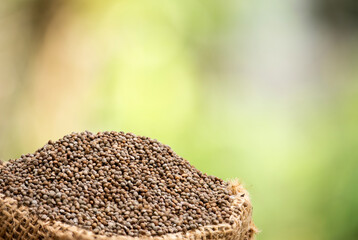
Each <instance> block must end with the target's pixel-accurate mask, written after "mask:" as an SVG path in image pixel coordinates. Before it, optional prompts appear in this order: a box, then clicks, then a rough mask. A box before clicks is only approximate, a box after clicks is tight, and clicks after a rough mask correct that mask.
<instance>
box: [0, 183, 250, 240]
mask: <svg viewBox="0 0 358 240" xmlns="http://www.w3.org/2000/svg"><path fill="white" fill-rule="evenodd" d="M229 188H230V190H231V191H232V192H233V193H234V194H235V195H234V201H233V204H232V206H231V208H232V209H239V211H233V212H238V214H233V215H232V216H231V219H232V220H233V222H234V223H233V224H220V225H209V226H205V227H201V228H198V229H196V230H192V231H188V232H186V233H176V234H167V235H162V236H157V237H129V236H112V237H108V236H104V235H97V234H94V233H93V232H91V231H88V230H84V229H81V228H78V227H75V226H70V225H67V224H64V223H61V222H57V221H52V222H43V221H41V220H39V219H38V217H37V216H36V215H31V214H30V212H29V210H28V208H27V207H24V206H20V207H19V206H18V204H17V201H16V200H14V199H12V198H5V196H4V195H0V239H4V240H12V239H14V240H15V239H16V240H17V239H18V240H37V239H43V240H50V239H54V240H169V239H176V240H179V239H192V240H196V239H216V240H252V239H254V235H255V233H256V228H255V226H254V224H253V222H252V219H251V214H252V206H251V203H250V199H249V195H248V193H247V191H246V190H245V189H244V188H243V187H242V185H240V184H239V183H238V182H237V181H230V182H229Z"/></svg>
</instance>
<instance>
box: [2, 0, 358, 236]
mask: <svg viewBox="0 0 358 240" xmlns="http://www.w3.org/2000/svg"><path fill="white" fill-rule="evenodd" d="M317 2H318V1H317ZM322 2H323V1H322ZM305 4H306V5H305ZM322 4H323V3H322ZM313 6H318V5H310V4H309V3H308V1H299V0H295V1H283V0H276V1H272V2H271V1H270V2H269V3H260V2H256V1H254V2H252V3H249V2H236V1H225V2H223V1H217V0H206V1H189V0H183V1H177V2H168V1H163V0H154V1H136V0H133V1H125V0H121V1H117V0H116V1H115V0H108V1H84V0H75V1H46V0H31V1H24V0H13V1H5V2H2V3H1V4H0V24H1V26H2V27H1V28H0V49H1V51H2V54H1V55H0V62H1V64H0V112H1V114H0V132H1V134H0V158H1V159H10V158H17V157H19V156H20V155H21V154H23V153H28V152H33V151H34V150H35V149H37V148H39V147H41V146H42V145H43V144H45V143H46V142H47V141H48V140H49V139H53V140H55V139H58V138H60V137H62V136H63V135H65V134H68V133H69V132H72V131H76V132H78V131H84V130H90V131H92V132H97V131H104V130H117V131H126V132H133V133H136V134H138V135H145V136H149V137H152V138H156V139H158V140H159V141H161V142H163V143H165V144H167V145H170V146H171V147H172V148H173V149H174V151H176V152H177V153H178V154H179V155H181V156H183V157H184V158H186V159H188V160H189V161H190V162H191V163H192V164H193V165H195V166H196V167H197V168H199V169H200V170H202V171H204V172H207V173H208V174H212V175H216V176H219V177H222V178H224V179H228V178H237V177H238V178H240V179H241V180H242V181H243V182H244V184H245V186H246V187H247V188H248V190H249V191H250V193H251V197H252V201H253V205H254V220H255V223H256V224H257V226H258V228H259V229H260V230H262V232H261V233H260V235H259V236H258V237H257V239H266V240H270V239H272V240H274V239H275V240H276V239H290V240H291V239H292V240H295V239H297V240H298V239H322V240H327V239H332V240H333V239H347V240H349V239H352V240H353V239H357V238H358V232H357V229H358V217H357V216H358V192H357V191H356V185H357V182H358V170H357V169H358V161H357V158H358V146H357V144H358V124H357V122H358V111H357V107H358V85H357V83H356V81H355V80H356V79H357V78H358V68H357V62H358V44H357V41H356V40H357V38H356V33H355V32H354V31H353V30H352V31H351V32H349V33H348V34H347V35H344V33H341V34H340V35H338V36H337V32H336V31H331V30H326V28H325V27H324V26H323V25H320V24H321V23H317V22H315V20H314V19H315V16H313V17H310V16H308V15H307V11H306V10H307V8H309V7H312V8H313ZM324 6H326V5H324ZM322 9H324V8H322ZM322 11H324V10H322ZM312 12H314V11H312ZM343 15H344V14H343ZM327 16H329V14H327ZM327 24H330V23H329V21H327ZM262 58H264V60H262ZM275 69H276V70H277V72H275V71H276V70H275ZM291 70H295V71H292V72H291ZM281 73H282V75H281Z"/></svg>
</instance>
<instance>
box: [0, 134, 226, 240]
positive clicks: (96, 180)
mask: <svg viewBox="0 0 358 240" xmlns="http://www.w3.org/2000/svg"><path fill="white" fill-rule="evenodd" d="M0 193H3V194H5V195H6V196H7V197H12V198H14V199H16V200H17V201H18V203H19V205H25V206H27V207H29V209H30V212H31V213H33V214H36V215H38V216H39V217H40V219H42V220H45V221H50V220H56V221H61V222H64V223H67V224H71V225H75V226H78V227H81V228H84V229H87V230H91V231H93V232H94V233H98V234H105V235H108V236H112V235H116V234H119V235H128V236H144V235H147V236H157V235H163V234H168V233H176V232H181V231H188V230H192V229H196V228H198V227H201V226H206V225H215V224H219V223H230V220H229V218H230V216H231V214H232V212H231V211H232V210H231V209H230V205H231V203H232V198H230V195H232V193H231V192H230V191H229V190H227V183H225V182H224V181H222V180H220V179H219V178H216V177H213V176H207V175H206V174H203V173H201V172H200V171H199V170H197V169H195V168H194V167H193V166H191V165H190V164H189V163H188V162H187V161H186V160H184V159H183V158H181V157H179V156H178V155H177V154H176V153H174V152H173V151H172V149H171V148H170V147H168V146H166V145H163V144H161V143H159V142H158V141H156V140H153V139H150V138H147V137H139V136H135V135H134V134H131V133H127V134H126V133H123V132H103V133H97V134H92V133H90V132H83V133H72V134H70V135H66V136H65V137H63V138H62V139H60V140H58V141H56V142H52V141H49V142H48V144H46V145H45V146H44V147H42V148H41V149H39V150H37V151H36V152H35V153H34V154H27V155H23V156H21V157H20V158H19V159H17V160H11V161H10V162H9V163H7V164H5V165H3V166H2V167H1V168H0Z"/></svg>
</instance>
